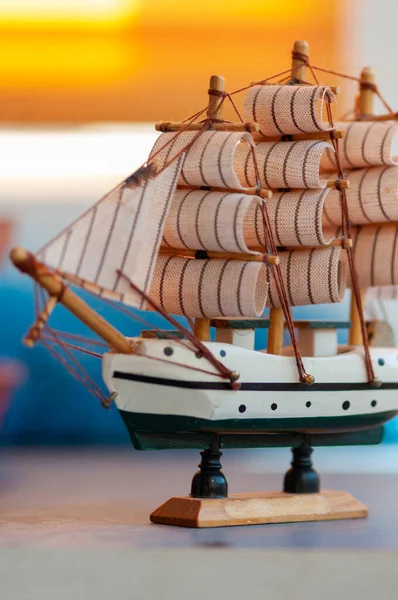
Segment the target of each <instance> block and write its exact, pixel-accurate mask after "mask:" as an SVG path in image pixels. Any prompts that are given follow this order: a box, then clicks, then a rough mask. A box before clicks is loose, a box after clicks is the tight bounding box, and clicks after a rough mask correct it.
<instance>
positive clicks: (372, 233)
mask: <svg viewBox="0 0 398 600" xmlns="http://www.w3.org/2000/svg"><path fill="white" fill-rule="evenodd" d="M352 238H353V248H354V254H355V264H356V267H357V273H358V280H359V286H360V287H361V288H369V287H375V286H390V285H398V256H397V254H398V226H397V224H396V223H388V224H384V225H365V226H363V227H356V228H353V235H352Z"/></svg>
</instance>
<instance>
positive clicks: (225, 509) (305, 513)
mask: <svg viewBox="0 0 398 600" xmlns="http://www.w3.org/2000/svg"><path fill="white" fill-rule="evenodd" d="M367 516H368V509H367V507H366V506H365V505H364V504H362V502H360V501H359V500H357V499H356V498H354V497H353V496H352V495H351V494H349V493H348V492H339V491H334V490H322V491H321V492H320V493H319V494H285V493H284V492H259V493H254V494H233V495H231V496H230V497H228V498H221V499H207V498H191V497H189V496H176V497H175V498H170V500H168V501H167V502H165V503H164V504H162V506H160V507H159V508H157V509H156V510H155V511H154V512H153V513H152V514H151V516H150V519H151V521H152V523H161V524H164V525H175V526H178V527H194V528H200V527H203V528H204V527H232V526H236V525H260V524H266V523H296V522H303V521H332V520H341V519H363V518H365V517H367Z"/></svg>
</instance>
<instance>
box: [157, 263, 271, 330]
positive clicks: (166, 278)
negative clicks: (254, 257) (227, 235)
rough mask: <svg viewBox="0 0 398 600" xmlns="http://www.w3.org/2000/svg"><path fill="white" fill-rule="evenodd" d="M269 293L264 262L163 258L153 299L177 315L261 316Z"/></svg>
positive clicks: (158, 267)
mask: <svg viewBox="0 0 398 600" xmlns="http://www.w3.org/2000/svg"><path fill="white" fill-rule="evenodd" d="M267 291H268V284H267V267H266V265H265V264H264V263H260V262H254V261H247V262H246V261H238V260H220V259H207V260H201V259H199V260H198V259H190V258H181V257H178V256H162V255H160V256H159V258H158V261H157V263H156V270H155V273H154V277H153V283H152V288H151V292H150V296H151V299H152V300H154V301H155V302H156V303H157V304H159V305H160V306H161V307H162V308H163V310H164V311H166V312H168V313H172V314H177V315H188V316H190V317H209V318H210V317H259V316H261V315H262V313H263V312H264V308H265V303H266V300H267Z"/></svg>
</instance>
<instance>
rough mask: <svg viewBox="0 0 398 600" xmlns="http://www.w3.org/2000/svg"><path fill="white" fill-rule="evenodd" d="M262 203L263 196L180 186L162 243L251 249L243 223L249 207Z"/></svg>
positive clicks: (223, 250)
mask: <svg viewBox="0 0 398 600" xmlns="http://www.w3.org/2000/svg"><path fill="white" fill-rule="evenodd" d="M261 203H262V200H261V198H258V197H257V196H249V195H247V194H231V193H228V192H227V193H225V192H210V191H206V190H195V189H191V190H177V191H176V192H175V194H174V197H173V202H172V205H171V209H170V213H169V217H168V219H167V223H166V226H165V229H164V234H163V244H164V245H165V246H171V247H172V248H189V249H192V250H213V251H219V252H245V253H250V252H251V251H250V250H249V248H248V247H247V244H246V242H245V236H244V234H243V223H244V220H245V217H246V215H247V212H248V210H249V207H251V206H253V207H254V208H255V207H256V206H259V205H260V204H261Z"/></svg>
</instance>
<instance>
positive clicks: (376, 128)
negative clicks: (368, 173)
mask: <svg viewBox="0 0 398 600" xmlns="http://www.w3.org/2000/svg"><path fill="white" fill-rule="evenodd" d="M336 127H338V129H343V130H344V131H345V136H344V138H343V139H342V140H341V143H339V156H340V163H341V167H342V169H358V168H359V169H362V168H363V167H372V166H379V165H385V166H393V165H396V164H397V162H396V160H395V158H394V157H393V155H392V150H393V141H394V138H395V136H396V134H397V126H396V124H395V123H391V122H388V121H371V122H370V121H356V122H352V123H348V122H345V123H337V125H336ZM321 168H322V169H324V170H326V171H335V170H336V162H335V159H334V155H333V153H332V152H325V153H324V155H323V157H322V163H321Z"/></svg>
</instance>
